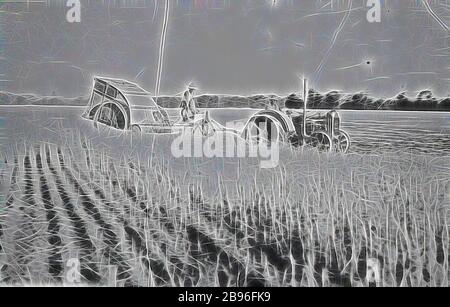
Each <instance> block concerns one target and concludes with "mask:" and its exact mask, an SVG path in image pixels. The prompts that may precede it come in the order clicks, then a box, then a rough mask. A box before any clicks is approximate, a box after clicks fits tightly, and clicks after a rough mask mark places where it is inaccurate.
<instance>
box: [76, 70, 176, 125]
mask: <svg viewBox="0 0 450 307" xmlns="http://www.w3.org/2000/svg"><path fill="white" fill-rule="evenodd" d="M134 108H138V109H139V108H142V109H143V110H145V113H146V115H147V116H146V122H147V123H150V124H159V125H164V124H168V121H169V119H168V115H167V112H166V111H165V110H164V109H163V108H161V107H160V106H158V104H157V103H156V102H155V100H154V99H153V95H152V94H151V93H150V92H148V91H146V90H145V89H143V88H142V87H140V86H139V85H137V84H135V83H132V82H129V81H127V80H122V79H112V78H103V77H95V78H94V85H93V89H92V94H91V97H90V100H89V104H88V107H87V109H86V111H85V112H84V114H83V117H84V118H87V119H89V120H94V121H95V122H99V123H102V124H105V125H108V126H111V127H113V128H116V129H119V130H129V129H131V126H132V125H133V123H132V118H131V117H132V115H131V114H132V112H131V110H132V109H134Z"/></svg>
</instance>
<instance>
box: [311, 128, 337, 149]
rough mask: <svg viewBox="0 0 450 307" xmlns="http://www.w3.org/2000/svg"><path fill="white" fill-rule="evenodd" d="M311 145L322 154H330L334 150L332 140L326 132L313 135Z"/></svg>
mask: <svg viewBox="0 0 450 307" xmlns="http://www.w3.org/2000/svg"><path fill="white" fill-rule="evenodd" d="M309 145H310V146H312V147H314V148H317V150H319V151H320V152H330V151H331V149H332V148H333V146H332V142H331V138H330V137H329V136H328V135H327V134H326V133H324V132H316V133H314V134H313V135H311V137H310V140H309Z"/></svg>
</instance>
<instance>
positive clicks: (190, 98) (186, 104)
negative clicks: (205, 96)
mask: <svg viewBox="0 0 450 307" xmlns="http://www.w3.org/2000/svg"><path fill="white" fill-rule="evenodd" d="M196 90H197V87H196V86H195V85H194V84H192V83H191V84H189V86H188V88H187V89H186V91H185V92H184V93H183V96H182V97H181V105H180V108H181V117H182V118H183V121H184V122H187V121H189V119H194V117H195V115H196V114H198V111H197V106H196V104H195V97H194V96H195V91H196Z"/></svg>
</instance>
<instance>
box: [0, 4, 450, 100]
mask: <svg viewBox="0 0 450 307" xmlns="http://www.w3.org/2000/svg"><path fill="white" fill-rule="evenodd" d="M169 1H170V2H171V3H170V4H171V11H170V19H169V27H168V34H167V42H166V48H165V57H164V59H165V60H164V65H163V71H162V80H161V93H162V94H167V95H173V94H178V93H180V92H181V91H183V90H184V87H185V86H186V85H187V84H189V83H190V82H195V83H196V85H197V86H198V87H199V88H200V91H199V92H200V93H209V94H239V95H247V94H254V93H275V94H280V95H284V94H289V93H293V92H297V91H300V85H301V82H300V78H301V77H302V76H306V77H307V78H308V79H309V80H310V83H311V86H312V87H314V88H316V89H318V90H320V91H330V90H340V91H343V92H347V93H353V92H359V91H364V92H367V93H369V94H371V95H373V96H376V97H392V96H394V95H396V94H397V93H399V92H402V91H407V92H409V93H411V94H414V93H415V92H417V91H420V90H422V89H431V90H432V91H433V92H434V93H435V95H436V96H449V93H450V60H449V59H450V33H449V31H448V30H447V31H446V30H445V29H443V27H442V26H441V25H440V24H439V23H438V22H436V20H435V19H434V18H433V17H432V15H431V14H430V13H429V11H427V10H426V7H425V6H424V5H423V4H422V3H421V1H420V0H419V1H417V0H414V1H413V0H382V1H381V2H382V11H381V22H379V23H377V22H376V23H370V22H369V21H368V20H367V11H368V10H369V9H370V8H369V7H367V0H353V1H351V0H333V1H331V0H317V1H316V0H278V1H276V3H275V5H274V1H273V0H169ZM25 2H26V1H25ZM350 2H351V3H350ZM163 4H164V0H157V1H151V0H148V1H144V0H142V1H139V0H135V1H131V0H128V1H127V0H122V1H118V0H116V1H114V0H111V1H108V0H103V1H101V0H96V1H93V0H90V1H88V0H85V1H83V0H82V1H81V22H80V23H69V22H68V21H67V19H66V13H67V11H68V9H69V8H68V7H66V1H64V0H61V1H58V0H47V1H42V3H28V4H27V3H14V4H12V3H5V1H0V69H1V71H0V79H1V81H0V89H1V90H5V91H10V92H15V93H35V94H39V95H52V94H53V95H61V96H66V97H76V96H86V95H87V94H88V93H89V91H90V88H91V86H92V77H93V76H95V75H101V76H107V77H116V78H124V79H128V80H130V81H134V82H137V83H139V84H140V85H141V86H142V87H144V88H146V89H148V90H149V91H151V92H153V91H154V89H155V80H156V71H157V64H158V50H159V39H160V35H161V26H162V21H163V20H162V17H163V6H164V5H163ZM350 4H351V5H350ZM429 4H430V7H431V8H432V9H433V12H434V13H435V14H436V15H437V16H439V18H441V20H443V21H444V22H445V23H446V24H447V25H450V0H440V1H439V0H429Z"/></svg>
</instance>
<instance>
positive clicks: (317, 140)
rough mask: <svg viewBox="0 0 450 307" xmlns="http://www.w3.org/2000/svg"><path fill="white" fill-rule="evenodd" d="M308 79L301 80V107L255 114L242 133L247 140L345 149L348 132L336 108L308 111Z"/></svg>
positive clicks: (332, 149) (345, 151)
mask: <svg viewBox="0 0 450 307" xmlns="http://www.w3.org/2000/svg"><path fill="white" fill-rule="evenodd" d="M307 88H308V82H307V80H306V79H304V80H303V97H304V103H303V110H302V111H299V110H277V109H272V110H264V111H260V112H257V113H256V114H254V115H253V116H252V117H251V118H250V119H249V120H248V121H247V124H246V125H245V128H244V130H243V132H242V137H243V138H244V139H246V140H247V141H250V142H257V143H260V142H266V143H271V142H279V141H281V142H287V143H289V144H291V145H293V146H305V145H307V146H311V147H315V148H317V149H318V150H319V151H322V152H341V153H347V152H348V151H349V149H350V136H349V134H348V133H347V132H345V131H344V130H342V128H341V116H340V114H339V113H338V112H336V111H334V110H333V111H330V112H327V113H326V114H320V113H313V112H308V109H307V105H308V90H307Z"/></svg>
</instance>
